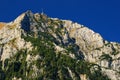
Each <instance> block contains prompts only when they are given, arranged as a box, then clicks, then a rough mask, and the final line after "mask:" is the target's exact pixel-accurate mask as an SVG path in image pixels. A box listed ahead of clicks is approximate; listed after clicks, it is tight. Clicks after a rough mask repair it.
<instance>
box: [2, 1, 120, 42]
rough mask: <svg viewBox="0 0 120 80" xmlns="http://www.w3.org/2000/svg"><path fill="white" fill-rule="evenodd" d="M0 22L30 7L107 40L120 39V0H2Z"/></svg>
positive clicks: (12, 17)
mask: <svg viewBox="0 0 120 80" xmlns="http://www.w3.org/2000/svg"><path fill="white" fill-rule="evenodd" d="M0 3H1V4H0V22H2V21H4V22H9V21H12V20H14V19H15V18H16V17H17V16H18V15H20V14H21V13H23V12H25V11H26V10H31V11H32V12H34V13H35V12H41V10H42V8H43V10H44V12H45V13H46V14H47V15H48V16H50V17H58V18H60V19H69V20H72V21H74V22H78V23H80V24H83V25H85V26H88V27H89V28H91V29H93V30H94V31H95V32H98V33H100V34H101V35H102V36H103V38H104V39H106V40H108V41H116V42H120V0H0Z"/></svg>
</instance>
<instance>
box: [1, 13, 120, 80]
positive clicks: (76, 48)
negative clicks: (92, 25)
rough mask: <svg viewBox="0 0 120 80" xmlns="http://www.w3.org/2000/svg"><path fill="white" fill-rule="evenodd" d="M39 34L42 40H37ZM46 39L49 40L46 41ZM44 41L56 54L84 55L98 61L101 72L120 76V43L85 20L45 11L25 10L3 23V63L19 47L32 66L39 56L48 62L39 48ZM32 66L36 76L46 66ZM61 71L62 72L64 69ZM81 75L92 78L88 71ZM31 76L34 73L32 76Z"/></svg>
mask: <svg viewBox="0 0 120 80" xmlns="http://www.w3.org/2000/svg"><path fill="white" fill-rule="evenodd" d="M46 36H47V37H46ZM31 37H32V38H34V40H33V39H31ZM38 38H39V39H40V41H37V39H38ZM44 41H45V42H46V43H44V44H43V42H44ZM47 41H48V43H47ZM38 42H39V43H38ZM40 42H41V43H40ZM50 42H52V43H50ZM39 44H40V45H39ZM36 45H39V46H40V47H37V46H36ZM43 45H44V46H46V47H45V49H49V48H52V47H53V48H52V49H53V50H54V52H55V53H56V56H58V54H59V53H61V54H63V55H67V56H69V57H70V58H72V59H75V60H77V61H78V62H79V61H80V60H81V59H82V60H85V61H86V62H88V63H90V64H95V65H98V66H99V67H100V68H101V72H102V73H103V74H104V75H107V76H108V78H110V79H111V80H120V44H119V43H116V42H108V41H106V40H104V39H103V38H102V37H101V35H100V34H99V33H96V32H94V31H93V30H91V29H89V28H87V27H85V26H83V25H81V24H78V23H74V22H72V21H70V20H60V19H58V18H49V17H48V16H47V15H45V14H39V13H36V14H33V13H32V12H31V11H27V12H25V13H23V14H21V15H20V16H19V17H18V18H16V19H15V20H14V21H12V22H10V23H0V60H1V61H2V62H3V63H4V61H5V60H6V59H10V58H12V57H13V56H14V55H16V54H18V52H19V51H22V50H24V51H25V53H26V54H25V55H26V57H25V61H27V64H29V66H28V65H27V66H28V67H30V65H31V64H32V63H33V62H34V61H38V60H39V61H41V62H38V63H40V65H43V64H45V62H44V61H43V62H42V60H44V57H43V56H40V55H38V54H43V53H42V52H38V51H37V50H39V48H42V46H43ZM49 46H52V47H49ZM48 51H49V50H48ZM68 53H69V54H68ZM44 54H45V53H44ZM48 56H49V55H48ZM23 57H24V56H23ZM20 58H22V57H20ZM34 63H35V62H34ZM76 63H77V62H76ZM3 66H4V65H3ZM46 67H47V66H46V65H45V68H46ZM30 69H31V70H33V71H35V72H36V73H33V74H31V75H32V76H33V77H34V76H35V77H37V76H38V75H39V74H42V73H44V71H43V70H44V69H43V68H40V69H38V68H37V67H36V66H35V65H32V67H31V68H30ZM66 69H67V70H68V73H69V75H70V76H71V78H72V79H73V80H76V79H77V78H76V73H74V71H73V70H71V69H70V68H69V67H67V68H66ZM58 73H60V74H59V75H61V70H59V71H58ZM28 75H30V74H28V72H26V76H28ZM77 75H79V78H81V80H90V79H89V77H87V74H85V73H84V74H77ZM13 78H14V79H13V80H17V78H16V77H13ZM29 78H31V77H30V76H29ZM60 78H61V76H60ZM46 79H47V78H44V79H43V80H46ZM61 79H62V78H61ZM19 80H22V78H19ZM78 80H79V79H78Z"/></svg>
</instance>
